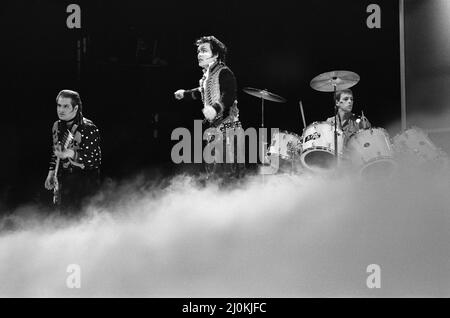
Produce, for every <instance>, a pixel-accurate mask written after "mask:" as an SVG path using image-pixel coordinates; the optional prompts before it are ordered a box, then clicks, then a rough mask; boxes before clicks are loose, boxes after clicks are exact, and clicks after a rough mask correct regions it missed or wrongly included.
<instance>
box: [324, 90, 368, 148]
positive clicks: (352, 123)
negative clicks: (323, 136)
mask: <svg viewBox="0 0 450 318" xmlns="http://www.w3.org/2000/svg"><path fill="white" fill-rule="evenodd" d="M334 101H335V103H336V107H337V108H338V125H337V126H338V128H340V129H341V130H342V131H343V132H344V143H347V141H348V139H349V137H350V136H351V135H352V134H354V133H356V132H357V131H359V130H360V129H368V128H370V127H371V125H370V122H369V121H368V120H367V118H366V117H364V116H362V117H361V118H360V117H358V116H356V115H355V114H353V113H352V109H353V92H352V91H351V90H350V89H343V90H339V91H336V94H335V95H334ZM334 118H335V116H333V117H330V118H328V119H327V122H329V123H331V124H332V125H333V126H334Z"/></svg>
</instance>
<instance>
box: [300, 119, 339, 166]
mask: <svg viewBox="0 0 450 318" xmlns="http://www.w3.org/2000/svg"><path fill="white" fill-rule="evenodd" d="M337 132H338V134H337V146H338V156H341V155H342V153H343V147H344V138H343V134H342V130H340V129H339V128H338V129H337ZM300 160H301V162H302V164H303V166H304V167H305V168H307V169H309V170H312V171H322V170H324V169H329V168H330V167H333V166H336V164H335V163H336V160H335V157H334V125H333V124H332V123H329V122H326V121H323V122H314V123H312V124H310V125H309V126H307V127H306V128H305V129H304V130H303V135H302V154H301V156H300Z"/></svg>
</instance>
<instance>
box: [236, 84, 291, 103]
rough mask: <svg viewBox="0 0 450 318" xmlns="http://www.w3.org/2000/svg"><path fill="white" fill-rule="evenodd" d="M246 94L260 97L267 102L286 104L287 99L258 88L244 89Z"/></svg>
mask: <svg viewBox="0 0 450 318" xmlns="http://www.w3.org/2000/svg"><path fill="white" fill-rule="evenodd" d="M242 90H243V91H244V92H246V93H247V94H249V95H252V96H255V97H259V98H262V99H265V100H270V101H272V102H277V103H286V99H285V98H283V97H281V96H279V95H276V94H274V93H271V92H269V91H267V90H265V89H258V88H252V87H246V88H244V89H242Z"/></svg>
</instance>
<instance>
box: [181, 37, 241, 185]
mask: <svg viewBox="0 0 450 318" xmlns="http://www.w3.org/2000/svg"><path fill="white" fill-rule="evenodd" d="M195 45H196V46H197V59H198V65H199V66H200V67H201V68H202V71H203V77H202V78H201V79H200V85H199V87H196V88H194V89H190V90H184V89H179V90H177V91H176V92H175V98H176V99H178V100H180V99H183V98H186V99H195V100H202V102H203V109H202V112H203V115H204V117H205V119H204V122H207V123H208V124H209V127H210V128H215V129H217V131H220V134H216V135H215V136H217V135H220V136H221V138H223V152H222V153H215V154H214V156H215V158H220V157H221V158H222V160H216V161H215V162H214V163H213V164H212V165H207V166H206V169H207V173H209V174H215V173H219V170H221V171H220V173H221V174H224V175H226V176H227V177H240V176H241V174H242V173H243V171H244V164H243V163H240V164H238V163H237V153H238V151H240V152H241V153H242V152H244V151H245V150H244V148H243V147H244V145H243V144H242V140H241V139H240V138H235V137H233V138H234V142H232V143H230V142H229V141H230V136H234V135H235V134H236V130H239V129H241V123H240V121H239V110H238V108H237V99H236V97H237V92H236V90H237V88H236V78H235V76H234V74H233V72H232V71H231V70H230V69H229V68H228V66H226V65H225V59H226V54H227V48H226V46H225V45H224V44H223V43H222V42H220V41H219V40H218V39H217V38H216V37H214V36H204V37H201V38H200V39H198V40H197V41H196V42H195ZM214 140H215V139H214V136H212V138H210V139H209V140H208V142H213V141H214ZM216 141H217V140H216ZM230 145H233V147H234V148H231V146H230ZM227 152H228V156H230V153H232V154H233V157H232V158H233V163H229V162H228V163H225V162H226V158H227V156H226V153H227ZM220 161H222V162H224V163H225V164H220Z"/></svg>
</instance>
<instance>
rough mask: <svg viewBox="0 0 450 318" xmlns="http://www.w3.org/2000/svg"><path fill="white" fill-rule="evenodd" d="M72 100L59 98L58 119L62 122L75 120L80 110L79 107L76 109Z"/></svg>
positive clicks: (57, 104)
mask: <svg viewBox="0 0 450 318" xmlns="http://www.w3.org/2000/svg"><path fill="white" fill-rule="evenodd" d="M71 102H72V99H71V98H70V97H62V96H60V97H59V98H58V101H57V102H56V112H57V113H58V118H59V119H61V120H65V121H69V120H72V119H74V118H75V116H76V114H77V110H78V105H76V106H75V107H73V106H72V104H71Z"/></svg>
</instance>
